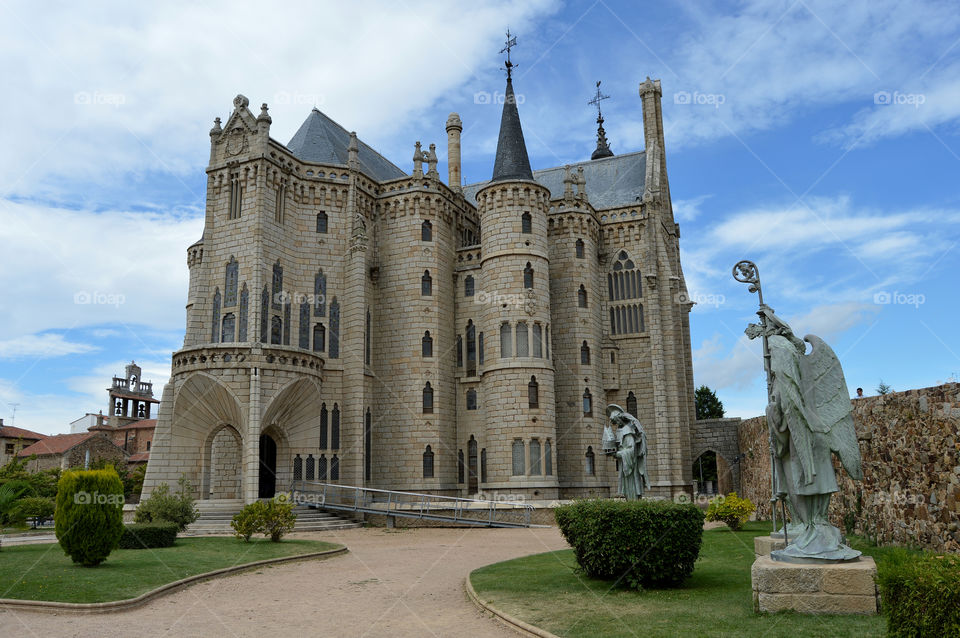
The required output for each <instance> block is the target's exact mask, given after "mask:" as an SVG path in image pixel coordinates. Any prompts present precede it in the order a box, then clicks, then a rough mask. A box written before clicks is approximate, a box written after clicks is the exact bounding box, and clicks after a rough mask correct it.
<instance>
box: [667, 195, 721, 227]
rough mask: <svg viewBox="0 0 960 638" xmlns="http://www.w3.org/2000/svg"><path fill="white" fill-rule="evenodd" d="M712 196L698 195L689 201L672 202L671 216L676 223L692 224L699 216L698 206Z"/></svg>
mask: <svg viewBox="0 0 960 638" xmlns="http://www.w3.org/2000/svg"><path fill="white" fill-rule="evenodd" d="M711 197H712V195H700V196H699V197H693V198H691V199H675V200H673V216H674V218H675V219H676V220H677V221H678V222H692V221H693V220H695V219H696V218H697V217H699V216H700V205H701V204H703V202H705V201H707V200H708V199H710V198H711Z"/></svg>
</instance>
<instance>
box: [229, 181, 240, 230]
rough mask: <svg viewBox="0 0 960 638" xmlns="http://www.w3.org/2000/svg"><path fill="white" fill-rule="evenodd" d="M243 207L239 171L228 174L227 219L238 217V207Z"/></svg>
mask: <svg viewBox="0 0 960 638" xmlns="http://www.w3.org/2000/svg"><path fill="white" fill-rule="evenodd" d="M242 207H243V184H242V183H241V181H240V173H234V174H232V175H231V176H230V211H229V213H228V218H229V219H240V209H241V208H242Z"/></svg>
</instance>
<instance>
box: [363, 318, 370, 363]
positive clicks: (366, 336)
mask: <svg viewBox="0 0 960 638" xmlns="http://www.w3.org/2000/svg"><path fill="white" fill-rule="evenodd" d="M363 363H364V364H365V365H370V309H369V308H367V323H366V328H365V329H364V331H363Z"/></svg>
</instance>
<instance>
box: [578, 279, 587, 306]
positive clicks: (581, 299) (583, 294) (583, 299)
mask: <svg viewBox="0 0 960 638" xmlns="http://www.w3.org/2000/svg"><path fill="white" fill-rule="evenodd" d="M577 306H579V307H580V308H586V307H587V289H586V288H584V287H583V284H580V290H578V291H577Z"/></svg>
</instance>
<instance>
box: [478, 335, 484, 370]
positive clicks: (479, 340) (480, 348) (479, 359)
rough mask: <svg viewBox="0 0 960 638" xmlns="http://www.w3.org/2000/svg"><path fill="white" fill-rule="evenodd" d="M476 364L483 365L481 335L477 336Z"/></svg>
mask: <svg viewBox="0 0 960 638" xmlns="http://www.w3.org/2000/svg"><path fill="white" fill-rule="evenodd" d="M477 363H479V364H480V365H483V333H482V332H481V333H480V334H478V335H477Z"/></svg>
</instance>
